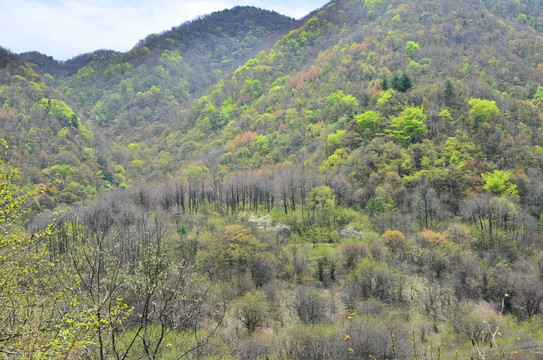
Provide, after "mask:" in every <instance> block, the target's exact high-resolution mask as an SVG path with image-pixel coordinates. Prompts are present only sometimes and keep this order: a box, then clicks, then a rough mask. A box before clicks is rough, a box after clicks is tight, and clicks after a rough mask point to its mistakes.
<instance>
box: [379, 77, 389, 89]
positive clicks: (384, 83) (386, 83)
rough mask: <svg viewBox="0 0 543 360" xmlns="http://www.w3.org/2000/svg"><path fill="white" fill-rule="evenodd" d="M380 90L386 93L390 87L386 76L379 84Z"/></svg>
mask: <svg viewBox="0 0 543 360" xmlns="http://www.w3.org/2000/svg"><path fill="white" fill-rule="evenodd" d="M381 89H383V91H387V90H388V89H390V86H389V85H388V77H387V76H386V75H385V77H384V78H383V81H382V82H381Z"/></svg>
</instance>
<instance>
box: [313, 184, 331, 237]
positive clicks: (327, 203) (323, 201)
mask: <svg viewBox="0 0 543 360" xmlns="http://www.w3.org/2000/svg"><path fill="white" fill-rule="evenodd" d="M335 205H336V204H335V194H334V191H333V190H332V189H330V188H329V187H328V186H317V187H315V188H313V189H312V190H311V192H310V193H309V198H308V207H309V209H310V211H311V212H312V216H313V217H314V221H315V223H316V224H317V225H318V226H323V227H330V226H332V225H333V218H332V217H331V216H330V214H332V213H333V211H334V207H335Z"/></svg>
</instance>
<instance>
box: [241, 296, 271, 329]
mask: <svg viewBox="0 0 543 360" xmlns="http://www.w3.org/2000/svg"><path fill="white" fill-rule="evenodd" d="M270 307H271V306H270V301H269V300H268V297H267V296H266V294H264V293H263V292H261V291H258V290H254V291H252V292H248V293H246V294H245V295H244V296H242V297H241V298H239V299H238V300H236V302H235V303H234V312H235V314H236V316H237V317H238V319H239V320H240V321H241V322H242V323H243V326H244V327H245V329H247V332H248V333H249V334H252V333H254V332H255V331H256V329H257V328H259V327H260V326H262V325H263V324H264V321H266V319H267V318H268V317H269V312H270Z"/></svg>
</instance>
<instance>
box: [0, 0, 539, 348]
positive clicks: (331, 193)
mask: <svg viewBox="0 0 543 360" xmlns="http://www.w3.org/2000/svg"><path fill="white" fill-rule="evenodd" d="M542 20H543V8H542V5H541V2H540V1H537V0H457V1H453V0H439V1H420V0H362V1H361V0H337V1H334V2H330V3H329V4H327V5H326V6H324V7H322V8H320V9H316V10H315V11H314V12H312V13H311V14H309V15H308V16H306V17H305V18H303V19H301V20H299V21H294V20H292V19H289V18H286V17H283V16H281V15H279V14H276V13H273V12H268V11H264V10H260V9H256V8H251V7H237V8H234V9H232V10H225V11H221V12H218V13H214V14H211V15H208V16H205V17H202V18H200V19H196V20H195V21H193V22H189V23H186V24H183V25H181V26H179V27H176V28H173V29H172V30H171V31H166V32H164V33H162V34H156V35H150V36H148V37H147V38H146V39H144V40H142V41H141V42H140V43H139V44H138V45H137V46H136V47H134V49H132V50H131V51H129V52H127V53H116V52H112V51H107V50H100V51H96V52H93V53H90V54H83V55H81V56H79V57H77V58H74V59H72V60H69V61H67V62H66V63H57V62H55V61H54V60H53V59H51V58H48V57H47V56H45V55H41V54H37V53H27V54H21V55H20V56H17V55H14V54H10V53H9V52H7V51H2V52H1V53H0V105H1V104H3V107H2V109H1V110H0V121H1V122H0V137H5V138H7V140H8V145H10V148H9V149H8V153H7V156H8V157H9V159H11V163H12V165H14V166H18V167H21V168H22V170H21V172H22V174H23V176H21V177H20V178H18V179H16V180H17V185H20V186H22V185H25V186H27V187H30V186H31V185H32V184H37V187H38V189H42V190H45V194H46V195H47V196H48V198H46V197H39V196H37V197H36V200H35V201H33V203H32V204H31V205H33V206H34V207H35V208H37V209H46V208H48V207H56V206H58V205H61V204H72V205H73V206H72V209H71V210H68V211H66V213H65V214H64V215H63V217H62V218H61V219H60V220H59V221H58V223H57V225H56V226H55V231H53V232H51V233H50V234H49V236H48V240H49V241H48V242H47V256H48V263H49V262H51V259H53V260H54V261H53V264H51V266H52V268H53V269H55V270H56V272H55V273H54V276H53V277H52V279H55V281H59V280H61V283H62V285H63V287H62V288H63V289H64V288H67V287H66V286H64V284H76V285H74V286H73V287H72V286H69V287H68V288H69V289H68V290H69V291H70V292H73V293H74V294H75V295H74V296H75V297H77V299H78V301H71V302H68V303H67V304H70V305H69V306H68V305H66V304H65V305H66V306H60V305H62V304H63V303H61V302H59V304H60V305H59V308H61V309H62V310H64V311H68V310H69V309H72V308H76V309H78V314H83V315H84V314H90V317H89V319H87V320H86V319H85V318H84V316H83V317H73V318H76V319H78V320H77V321H73V320H72V317H68V320H69V321H68V322H67V323H68V324H74V323H75V324H78V325H77V326H81V328H83V330H78V331H80V332H78V331H76V330H73V329H72V328H69V329H71V330H70V331H66V332H63V334H64V335H66V336H63V337H62V339H63V340H62V341H65V340H64V339H70V336H72V338H73V339H76V340H77V341H79V342H81V348H83V349H85V350H84V351H83V350H82V351H81V353H77V354H75V353H74V357H77V356H75V355H80V356H81V357H89V356H91V357H93V355H94V354H100V356H101V357H103V358H105V357H108V356H110V357H125V358H142V357H148V358H153V357H158V356H161V357H163V358H172V359H177V358H183V357H191V356H194V357H198V358H240V359H259V358H276V359H344V358H345V359H349V358H353V359H362V358H370V357H371V358H383V359H384V358H389V359H393V358H416V359H418V358H420V357H421V355H420V354H421V353H422V351H424V354H425V355H423V356H424V357H425V358H428V357H430V358H431V357H434V354H436V355H435V357H436V358H440V357H441V356H443V358H469V357H477V358H488V357H492V356H494V355H495V354H497V355H496V356H498V357H499V356H501V355H499V354H503V357H504V358H505V357H508V358H509V357H510V358H513V359H515V358H518V359H537V358H538V357H539V354H538V353H537V345H538V344H540V343H541V339H543V334H542V332H541V328H542V326H541V325H542V318H541V314H542V313H543V260H542V259H543V247H542V245H541V244H543V225H542V224H543V180H542V179H543V130H542V129H543V53H542V49H543V33H542V30H543V28H542V25H541V24H542V23H543V21H542ZM2 169H3V168H2ZM3 179H4V178H2V179H0V180H3ZM56 180H59V181H58V182H57V181H56ZM48 182H50V183H51V184H48ZM98 190H110V191H101V192H99V193H97V194H95V192H97V191H98ZM48 222H50V219H49V218H47V214H46V215H44V216H41V217H35V218H33V219H32V221H31V222H30V223H29V224H28V226H27V227H28V231H29V234H35V233H36V234H39V233H40V230H41V229H43V228H44V226H43V224H46V223H48ZM32 236H33V235H32ZM106 259H107V260H106ZM3 264H4V263H2V262H0V266H2V265H3ZM102 275H103V276H102ZM30 283H32V282H30V281H18V282H14V284H15V285H17V284H21V286H22V285H25V284H30ZM53 283H54V282H53ZM77 284H79V285H77ZM44 289H45V290H44ZM44 289H41V290H42V291H43V297H40V299H41V298H43V299H48V298H51V293H50V291H49V290H48V289H49V287H44ZM61 293H62V292H61ZM62 294H64V293H62ZM63 296H64V295H63ZM57 298H58V299H61V298H62V299H64V297H60V296H59V297H55V299H57ZM1 299H4V297H2V296H0V300H1ZM24 299H25V301H27V302H26V303H25V304H30V305H31V306H33V302H32V301H31V300H32V299H28V297H25V298H24ZM112 299H118V300H117V301H116V302H115V301H112ZM63 301H64V300H63ZM43 303H44V305H41V306H48V305H47V304H48V303H51V304H56V303H57V302H56V301H44V302H43ZM2 308H7V309H8V310H9V309H10V308H9V306H8V307H2ZM14 308H17V309H19V308H18V307H14ZM21 309H24V308H21ZM28 313H30V312H25V311H23V314H22V316H21V318H22V319H23V322H24V321H26V320H27V318H26V315H27V314H28ZM36 313H37V312H36ZM39 313H40V314H42V313H43V314H45V313H47V314H48V313H50V312H48V311H45V310H44V311H41V312H39ZM51 313H52V312H51ZM33 314H34V313H33ZM63 314H64V313H63ZM67 314H69V312H68V313H67ZM96 319H99V320H98V321H97V320H96ZM57 320H58V319H57ZM86 321H87V322H86ZM29 323H30V322H29ZM47 323H52V324H54V325H55V326H57V327H58V328H60V327H62V326H64V324H63V323H61V322H59V321H52V322H47V321H42V322H39V324H40V325H41V324H47ZM25 324H26V323H25ZM23 328H24V327H23ZM35 328H36V329H41V327H38V326H36V327H35ZM89 329H91V330H92V331H89ZM38 333H40V332H39V331H38ZM51 333H53V332H51ZM25 334H34V333H33V332H25ZM74 334H77V336H76V335H74ZM84 335H85V336H84ZM56 338H57V337H55V339H56ZM10 339H11V337H10ZM106 339H107V341H102V340H106ZM8 340H9V339H8ZM76 340H73V341H76ZM87 340H88V341H87ZM2 341H4V340H1V339H0V342H2ZM6 341H7V340H6ZM39 341H43V340H40V338H39V337H38V339H37V340H36V342H38V343H39ZM66 341H68V340H66ZM74 343H75V342H74ZM63 344H65V343H62V344H59V345H58V346H56V347H55V346H42V347H41V349H46V350H48V349H61V350H62V349H64V346H65V345H63ZM34 348H38V347H34ZM72 348H74V349H75V348H78V347H77V346H72V347H70V349H72ZM70 349H69V350H67V351H68V352H70V351H71V350H70ZM89 354H93V355H89ZM64 356H65V355H64ZM95 357H98V355H96V356H95Z"/></svg>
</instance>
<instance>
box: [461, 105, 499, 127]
mask: <svg viewBox="0 0 543 360" xmlns="http://www.w3.org/2000/svg"><path fill="white" fill-rule="evenodd" d="M468 104H469V105H470V106H471V110H470V112H469V119H470V121H471V125H472V126H473V127H474V128H478V127H479V125H480V124H482V123H485V122H489V121H493V120H496V119H497V118H498V115H499V114H500V109H499V108H498V106H496V102H495V101H491V100H482V99H476V98H472V99H471V100H470V101H468Z"/></svg>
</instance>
